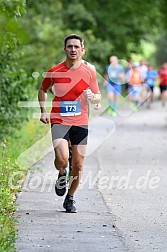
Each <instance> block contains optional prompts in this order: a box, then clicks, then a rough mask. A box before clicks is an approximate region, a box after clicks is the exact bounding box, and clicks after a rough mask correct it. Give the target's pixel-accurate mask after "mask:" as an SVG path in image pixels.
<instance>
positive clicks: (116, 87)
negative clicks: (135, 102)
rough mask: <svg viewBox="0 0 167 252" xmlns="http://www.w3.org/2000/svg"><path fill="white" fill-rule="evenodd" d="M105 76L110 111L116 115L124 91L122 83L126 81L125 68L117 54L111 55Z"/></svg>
mask: <svg viewBox="0 0 167 252" xmlns="http://www.w3.org/2000/svg"><path fill="white" fill-rule="evenodd" d="M104 78H105V80H106V81H105V84H106V91H107V95H108V100H109V108H108V113H109V114H111V115H112V116H113V117H115V116H116V115H117V113H116V111H117V107H118V97H119V96H120V95H121V93H122V83H123V82H124V81H125V73H124V68H123V66H122V65H120V64H119V62H118V58H117V56H111V57H110V65H108V66H107V67H106V71H105V76H104Z"/></svg>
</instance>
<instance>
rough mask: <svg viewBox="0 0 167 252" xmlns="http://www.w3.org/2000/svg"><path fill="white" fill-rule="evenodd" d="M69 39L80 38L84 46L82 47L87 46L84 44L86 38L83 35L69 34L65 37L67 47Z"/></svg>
mask: <svg viewBox="0 0 167 252" xmlns="http://www.w3.org/2000/svg"><path fill="white" fill-rule="evenodd" d="M69 39H78V40H79V41H80V42H81V46H82V47H85V46H84V39H83V38H82V37H81V36H79V35H77V34H70V35H68V36H67V37H66V38H65V39H64V47H66V44H67V40H69Z"/></svg>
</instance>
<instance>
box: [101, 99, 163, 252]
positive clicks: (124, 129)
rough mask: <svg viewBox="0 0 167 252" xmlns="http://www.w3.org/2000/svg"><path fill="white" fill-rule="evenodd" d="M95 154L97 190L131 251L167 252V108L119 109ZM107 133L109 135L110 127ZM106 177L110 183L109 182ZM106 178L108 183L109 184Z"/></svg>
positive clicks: (158, 102)
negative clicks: (97, 179)
mask: <svg viewBox="0 0 167 252" xmlns="http://www.w3.org/2000/svg"><path fill="white" fill-rule="evenodd" d="M119 114H120V115H119V116H118V117H116V118H114V119H111V118H110V117H109V116H104V117H105V120H106V119H108V120H112V121H113V122H114V126H113V129H114V130H113V129H112V130H111V134H110V136H108V137H107V139H106V140H105V141H104V142H103V144H102V145H101V147H99V148H98V150H97V157H98V160H99V167H100V170H101V174H100V176H101V177H103V180H99V182H98V186H99V189H100V191H101V192H102V195H103V197H104V199H105V202H106V204H107V206H108V207H109V209H110V211H111V212H112V215H113V220H114V225H115V226H116V227H117V229H118V230H119V233H120V234H121V235H122V237H123V239H124V241H125V244H126V245H127V247H129V249H132V251H143V252H150V251H159V252H165V251H167V106H166V107H162V105H161V102H160V101H155V102H154V103H153V104H152V107H151V109H147V108H146V104H144V105H143V106H142V107H141V108H140V110H139V111H138V112H136V113H127V111H126V110H125V111H124V110H121V109H120V113H119ZM103 131H106V132H109V129H108V124H107V123H106V125H105V126H104V128H103ZM106 176H107V177H106ZM105 178H106V180H105Z"/></svg>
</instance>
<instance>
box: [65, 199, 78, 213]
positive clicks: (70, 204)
mask: <svg viewBox="0 0 167 252" xmlns="http://www.w3.org/2000/svg"><path fill="white" fill-rule="evenodd" d="M74 204H75V201H74V200H73V197H67V196H66V198H65V200H64V203H63V207H64V208H65V209H66V212H67V213H77V209H76V207H75V206H74Z"/></svg>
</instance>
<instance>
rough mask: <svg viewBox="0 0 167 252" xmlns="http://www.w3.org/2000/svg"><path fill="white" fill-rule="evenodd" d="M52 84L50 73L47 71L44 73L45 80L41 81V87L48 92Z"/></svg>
mask: <svg viewBox="0 0 167 252" xmlns="http://www.w3.org/2000/svg"><path fill="white" fill-rule="evenodd" d="M52 83H53V80H52V71H51V70H48V72H47V73H46V76H45V78H44V79H43V81H42V86H43V88H44V89H45V90H48V89H49V87H50V86H51V84H52Z"/></svg>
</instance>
